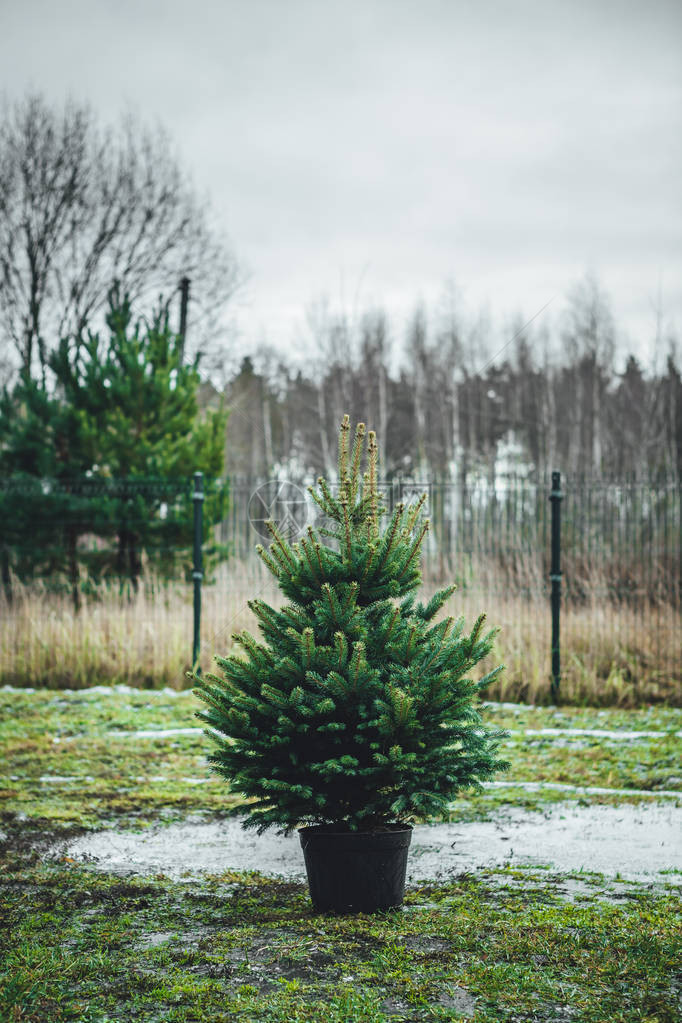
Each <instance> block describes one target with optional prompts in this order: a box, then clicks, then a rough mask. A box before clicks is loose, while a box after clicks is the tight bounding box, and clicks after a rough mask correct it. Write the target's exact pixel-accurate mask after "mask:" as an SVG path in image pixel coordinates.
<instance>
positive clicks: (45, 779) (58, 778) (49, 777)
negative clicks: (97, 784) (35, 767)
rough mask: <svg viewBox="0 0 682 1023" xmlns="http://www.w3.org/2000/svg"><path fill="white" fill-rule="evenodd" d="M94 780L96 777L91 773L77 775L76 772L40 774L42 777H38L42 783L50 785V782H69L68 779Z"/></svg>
mask: <svg viewBox="0 0 682 1023" xmlns="http://www.w3.org/2000/svg"><path fill="white" fill-rule="evenodd" d="M94 780H95V779H94V778H92V777H91V776H90V775H89V774H86V775H82V774H78V775H76V774H71V775H68V774H67V775H59V774H42V775H41V776H40V778H38V781H39V782H40V783H41V784H43V785H49V784H55V785H57V784H59V785H61V783H62V782H67V781H87V782H92V781H94Z"/></svg>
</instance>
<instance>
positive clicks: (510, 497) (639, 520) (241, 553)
mask: <svg viewBox="0 0 682 1023" xmlns="http://www.w3.org/2000/svg"><path fill="white" fill-rule="evenodd" d="M292 486H294V485H293V484H291V483H289V482H286V483H285V482H284V481H274V482H273V481H270V482H269V483H268V482H267V481H264V480H260V479H254V478H247V477H232V478H231V479H230V504H229V509H228V514H227V516H226V517H225V519H223V521H222V522H221V523H220V526H219V536H220V539H221V540H222V541H224V542H229V543H230V544H231V546H232V550H233V553H234V555H235V556H236V557H238V558H241V559H244V558H248V557H249V556H250V555H251V554H252V553H253V551H254V548H255V545H256V544H257V543H258V542H261V540H262V537H263V533H262V531H261V530H260V529H259V524H258V523H259V521H260V520H262V518H263V516H264V515H265V511H261V512H260V513H259V515H260V519H258V517H257V516H256V515H255V514H254V503H255V502H254V495H258V494H259V493H263V491H264V488H266V487H269V488H270V489H269V491H267V493H266V494H265V497H264V500H263V501H261V502H260V505H259V506H260V507H261V508H263V507H265V509H266V510H267V512H268V513H269V515H270V516H271V517H272V518H273V519H275V520H276V521H278V522H282V521H285V520H286V519H287V518H288V519H289V520H290V519H291V517H292V516H291V508H292V501H293V502H294V503H295V495H294V498H292V493H291V488H292ZM551 489H552V484H551V479H549V478H541V479H531V480H529V479H527V478H519V477H515V476H511V475H507V476H497V477H495V478H494V479H491V478H490V477H476V478H475V479H466V480H458V481H456V482H453V481H449V480H448V481H439V480H428V481H425V482H420V481H412V480H406V479H401V478H397V479H393V480H390V481H388V482H385V483H383V484H382V493H383V494H384V500H385V504H386V506H387V507H388V509H389V510H392V509H393V507H394V506H395V504H396V503H397V502H398V501H406V500H409V499H410V498H411V497H413V496H415V495H418V494H421V493H423V492H426V494H427V509H428V515H429V518H430V520H431V524H432V529H431V531H430V534H429V536H428V538H427V543H426V545H425V547H424V561H423V564H424V571H425V576H426V577H427V578H433V579H434V580H435V579H438V578H439V577H443V578H445V577H446V576H447V577H448V578H449V577H453V576H454V578H455V579H456V581H457V582H458V583H459V585H460V587H462V588H468V587H475V588H477V589H480V588H483V589H485V590H488V591H494V590H498V591H500V592H505V593H508V594H513V595H520V596H528V597H530V596H536V595H537V594H538V592H542V593H546V592H547V589H548V585H549V574H550V556H551V551H550V532H551V507H550V501H549V500H548V498H549V496H550V492H551ZM561 489H562V493H563V500H562V529H561V559H562V562H563V566H564V568H563V571H564V600H565V601H566V602H568V603H569V604H580V603H592V602H593V601H594V600H595V599H597V598H598V599H603V600H608V601H611V602H616V603H622V602H628V601H635V602H636V601H638V600H640V599H643V598H646V599H647V600H650V601H651V602H653V603H656V602H660V601H665V602H670V603H673V604H674V605H676V606H677V605H679V603H680V599H681V597H682V589H681V587H682V582H681V579H682V573H681V562H682V539H681V537H682V526H681V519H682V513H681V509H682V483H681V482H680V481H671V480H666V481H659V482H655V483H654V482H641V481H623V480H616V481H613V480H595V479H586V478H571V477H566V476H563V477H562V487H561ZM296 490H297V492H298V494H299V501H300V502H302V503H303V510H301V506H300V505H299V507H298V508H297V509H296V510H295V518H296V519H297V520H299V521H302V520H303V519H305V518H306V517H307V520H308V521H314V520H315V518H316V515H317V507H316V505H315V504H314V503H313V502H312V500H311V499H310V498H309V497H307V496H306V488H305V486H303V485H301V486H300V487H297V488H296ZM281 495H283V496H281Z"/></svg>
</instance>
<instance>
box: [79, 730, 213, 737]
mask: <svg viewBox="0 0 682 1023" xmlns="http://www.w3.org/2000/svg"><path fill="white" fill-rule="evenodd" d="M105 734H106V735H107V736H110V737H111V738H112V739H170V738H172V737H173V736H175V735H203V734H204V729H203V728H145V729H142V730H141V731H139V732H124V731H122V732H106V733H105ZM74 738H77V737H76V736H74Z"/></svg>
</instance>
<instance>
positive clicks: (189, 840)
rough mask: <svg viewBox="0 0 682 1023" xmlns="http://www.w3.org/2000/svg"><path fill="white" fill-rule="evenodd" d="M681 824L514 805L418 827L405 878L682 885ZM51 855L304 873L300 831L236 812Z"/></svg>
mask: <svg viewBox="0 0 682 1023" xmlns="http://www.w3.org/2000/svg"><path fill="white" fill-rule="evenodd" d="M681 829H682V808H679V807H672V806H670V805H664V804H661V805H653V806H652V805H650V804H646V805H639V806H587V807H579V806H575V805H568V804H560V805H557V806H552V807H551V808H549V809H545V810H543V811H542V812H541V813H533V812H530V811H527V810H522V809H520V808H511V809H510V810H509V811H508V812H506V813H505V814H499V815H497V816H496V817H495V818H494V819H493V820H491V821H478V822H473V823H468V824H463V823H448V824H431V825H419V826H417V827H415V829H414V832H413V838H412V848H411V852H410V857H409V859H408V878H409V879H410V880H412V881H417V880H425V879H428V878H430V879H442V878H445V877H451V876H454V875H457V874H460V873H462V872H463V871H471V870H475V869H477V868H478V867H495V866H502V865H504V864H509V863H513V864H514V866H518V867H522V866H527V867H537V866H542V867H547V866H549V867H550V868H552V869H556V870H560V871H564V872H570V873H573V872H576V871H587V872H597V873H602V874H605V875H607V876H611V877H613V876H615V875H616V874H618V875H620V877H621V878H622V879H624V880H631V881H644V882H648V883H650V882H652V881H657V882H666V883H668V884H671V883H672V884H676V885H677V884H679V885H682V844H681V843H680V842H679V835H680V831H681ZM51 855H55V856H70V857H71V858H72V859H76V860H86V861H88V862H92V861H94V862H95V865H96V866H97V867H98V868H100V869H102V870H107V871H113V872H115V873H129V872H138V873H150V874H157V873H164V874H166V875H167V876H169V877H174V878H179V877H180V876H182V875H184V876H185V877H186V876H187V874H188V871H189V873H190V874H191V873H192V872H193V873H194V874H197V873H201V872H208V873H221V872H223V871H226V870H259V871H261V872H262V873H263V874H270V875H279V876H285V877H299V878H302V877H304V876H305V871H304V865H303V855H302V852H301V848H300V843H299V840H298V836H297V835H295V834H294V835H290V836H288V837H286V838H285V837H282V836H280V835H275V834H272V832H268V833H266V834H264V835H261V836H258V835H256V834H255V833H254V832H253V831H252V830H249V831H245V830H244V829H243V828H242V827H241V826H240V822H239V821H238V820H235V819H228V820H226V821H223V822H220V823H215V822H214V823H209V824H172V825H169V826H167V827H162V826H157V827H152V828H149V829H147V830H145V831H143V832H123V831H119V830H109V831H100V832H96V833H94V834H88V835H83V836H81V837H80V838H76V839H74V840H73V841H71V842H68V843H59V844H58V845H57V846H55V847H54V848H53V850H52V853H51ZM666 871H679V873H675V874H670V873H665V872H666Z"/></svg>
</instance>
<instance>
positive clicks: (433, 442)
mask: <svg viewBox="0 0 682 1023" xmlns="http://www.w3.org/2000/svg"><path fill="white" fill-rule="evenodd" d="M510 333H511V337H512V338H513V340H510V341H508V342H506V343H505V344H504V349H503V351H502V352H501V353H499V354H497V357H495V356H496V351H495V349H496V345H495V338H494V337H493V336H492V331H491V330H490V328H489V327H486V325H485V323H484V322H478V323H476V324H473V325H471V324H469V325H467V324H466V322H465V321H464V318H463V317H461V316H460V315H459V314H458V313H457V311H456V309H454V311H453V309H452V308H451V309H450V310H449V311H448V312H447V313H446V314H445V315H442V314H441V315H429V313H428V311H427V310H426V309H425V308H423V307H420V308H418V309H417V310H416V311H415V313H414V315H413V316H412V318H411V320H410V322H409V324H408V326H407V329H406V330H405V331H404V332H403V335H402V338H401V337H396V336H395V335H393V332H392V328H391V323H390V319H389V317H388V315H387V314H386V313H385V312H384V311H382V310H373V311H368V312H366V313H365V314H364V315H362V316H360V317H359V318H358V319H357V321H356V322H355V324H353V323H352V322H351V320H350V318H349V317H347V316H332V315H322V316H320V315H316V316H312V317H311V318H310V337H309V341H310V345H309V348H310V351H311V353H312V357H311V359H310V360H309V362H308V368H307V369H305V370H303V369H300V368H297V367H296V366H294V365H292V364H291V363H290V362H288V361H287V360H286V358H284V357H283V356H282V354H281V353H279V352H277V351H275V350H274V349H271V348H266V347H262V348H261V349H260V350H257V351H254V353H253V355H249V356H246V357H245V358H244V359H243V361H242V363H241V366H240V368H239V370H238V372H236V373H235V374H234V375H233V376H232V378H231V379H229V380H228V382H227V385H226V388H225V397H226V399H227V402H228V405H229V406H230V408H231V410H232V414H231V416H230V422H229V426H228V431H227V449H226V465H227V469H228V471H229V472H230V473H235V474H238V475H246V476H251V477H257V478H263V477H268V476H272V475H273V474H275V475H277V474H282V475H283V476H286V477H287V478H293V479H295V478H305V477H309V476H311V475H313V476H314V475H316V474H317V473H319V472H323V473H325V474H333V464H334V459H335V451H334V448H333V445H331V444H330V441H329V438H330V437H333V436H334V434H335V429H336V428H337V424H338V423H339V422H340V421H341V418H342V416H343V414H344V413H346V412H347V413H348V414H350V416H351V418H352V419H353V420H361V421H365V422H367V423H368V425H369V426H370V427H371V428H373V429H376V431H377V433H378V436H380V437H381V438H382V440H383V456H384V458H383V466H382V473H383V474H384V476H385V477H386V478H387V479H391V478H394V477H396V476H397V475H399V474H402V475H404V476H406V477H412V478H415V479H421V480H429V479H439V480H445V481H447V480H455V479H457V480H459V481H466V480H467V479H470V478H472V477H473V476H476V475H484V476H486V478H487V479H489V480H494V477H495V475H496V474H497V473H503V472H513V473H518V474H520V475H522V476H527V475H529V474H531V473H540V474H546V473H548V472H549V471H551V470H552V469H560V470H562V471H564V472H565V473H568V474H570V475H572V476H578V475H581V476H589V477H591V478H602V479H603V478H629V479H635V480H656V479H660V478H666V479H670V478H672V479H680V478H681V477H682V377H681V374H680V360H679V355H678V353H677V350H676V345H675V341H674V339H673V338H670V337H668V338H661V337H659V338H658V339H657V345H656V347H657V348H658V350H659V353H660V355H661V357H662V359H663V365H662V366H661V367H658V368H651V367H645V366H644V365H643V363H642V360H641V358H639V357H638V356H637V355H635V354H629V355H627V356H626V357H625V358H624V359H623V358H622V350H621V352H620V353H619V352H618V351H617V339H618V333H617V329H616V325H615V323H614V319H613V316H612V313H611V310H610V306H609V302H608V299H607V297H606V296H605V295H604V294H603V292H602V291H601V290H600V288H599V286H598V284H597V283H596V281H595V280H594V279H593V278H591V277H586V278H585V279H584V280H583V281H582V282H580V283H579V284H578V285H577V286H576V287H575V288H574V290H573V292H572V293H571V294H570V297H569V301H568V304H567V307H566V309H565V310H564V313H563V315H562V317H560V319H559V322H558V324H557V326H556V329H555V331H554V332H553V333H552V332H550V331H548V330H547V329H546V328H541V329H539V330H538V329H534V328H533V327H532V326H531V327H527V328H525V329H524V328H522V327H518V328H516V329H513V328H512V331H511V332H510ZM514 335H516V336H514ZM498 344H499V341H498ZM619 354H620V364H621V365H620V368H617V366H618V363H617V355H619ZM212 394H213V396H214V397H215V391H214V389H213V388H212V387H209V386H207V387H206V388H205V394H204V398H205V400H211V395H212Z"/></svg>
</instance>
